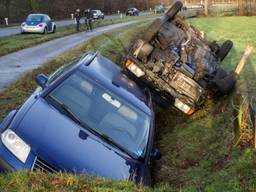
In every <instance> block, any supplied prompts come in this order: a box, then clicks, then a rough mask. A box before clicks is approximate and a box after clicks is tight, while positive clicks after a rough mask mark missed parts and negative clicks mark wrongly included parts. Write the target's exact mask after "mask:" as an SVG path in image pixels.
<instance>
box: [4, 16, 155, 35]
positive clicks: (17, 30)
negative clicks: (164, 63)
mask: <svg viewBox="0 0 256 192" xmlns="http://www.w3.org/2000/svg"><path fill="white" fill-rule="evenodd" d="M148 14H150V13H149V12H143V13H141V14H140V16H145V15H148ZM117 18H120V15H117V14H116V15H106V16H105V19H117ZM55 23H56V25H57V28H58V27H63V26H67V25H70V24H74V23H75V21H74V20H71V19H69V20H62V21H55ZM19 33H20V26H14V27H5V28H4V27H3V28H0V37H5V36H10V35H15V34H19Z"/></svg>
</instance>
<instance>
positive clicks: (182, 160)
mask: <svg viewBox="0 0 256 192" xmlns="http://www.w3.org/2000/svg"><path fill="white" fill-rule="evenodd" d="M190 22H191V23H192V24H193V25H195V26H196V27H198V28H199V29H200V30H203V31H205V32H206V33H207V39H209V40H211V39H218V40H219V41H220V42H223V41H224V40H225V39H231V40H233V41H234V44H235V47H234V49H233V50H232V52H231V54H230V55H228V57H227V58H226V60H225V62H224V66H225V67H226V68H227V69H229V70H231V69H233V68H234V66H235V65H236V64H237V62H238V61H239V59H240V57H241V55H242V53H243V50H244V48H245V47H246V46H247V45H248V44H249V45H252V46H254V47H256V37H255V29H256V17H222V18H197V19H190ZM146 26H147V23H143V24H140V25H133V26H132V27H131V26H128V27H124V28H121V29H117V30H114V31H113V32H111V33H107V34H105V35H101V36H99V37H98V38H94V39H92V40H90V41H89V42H88V43H86V44H84V45H82V46H81V47H79V48H77V49H74V50H71V51H70V52H69V53H65V54H63V55H61V56H60V57H58V58H56V59H55V60H53V61H52V62H49V63H47V64H46V65H44V66H43V67H41V68H39V69H36V70H34V71H33V72H30V73H28V74H27V75H26V76H24V77H23V78H21V79H19V80H18V81H17V82H16V83H15V84H13V85H12V86H11V87H10V88H8V89H7V90H6V91H5V92H4V93H1V94H0V114H1V117H3V116H4V115H6V113H7V111H9V110H11V109H12V108H15V107H16V106H18V105H20V104H21V103H22V102H23V101H24V99H25V98H26V97H27V96H28V95H29V94H30V93H31V92H32V90H33V89H34V88H35V87H36V85H35V83H34V81H33V78H34V77H35V75H36V74H39V73H42V72H44V73H46V74H49V73H50V72H51V71H52V70H54V69H56V68H57V67H59V66H60V65H62V64H63V63H66V62H68V61H69V60H70V59H71V58H74V57H77V56H79V55H81V54H82V53H83V52H85V51H87V50H91V49H93V50H96V49H97V50H99V51H100V52H101V53H102V54H103V55H105V56H107V57H109V58H110V59H111V60H113V61H116V60H117V61H118V59H117V58H118V57H117V55H119V54H120V53H124V51H123V50H124V48H125V47H127V46H128V45H129V43H130V41H131V40H132V39H134V37H136V35H138V34H140V33H141V32H142V31H143V30H144V29H145V27H146ZM102 42H105V43H104V44H102ZM255 53H256V52H254V53H253V55H252V56H251V58H250V61H249V63H248V64H247V65H246V68H245V70H244V72H243V73H242V76H241V78H240V79H239V81H238V86H237V91H238V92H245V93H249V96H250V98H251V100H252V103H253V104H254V105H255V102H254V99H253V97H254V95H255V93H256V86H255V84H256V83H255V82H254V74H255V70H256V66H255V64H254V60H255V59H256V54H255ZM235 98H236V94H235V92H234V93H233V94H231V95H229V96H226V97H224V98H220V99H219V100H218V101H213V100H210V101H207V102H206V104H205V106H204V108H203V109H202V110H200V111H198V112H197V113H195V114H194V115H193V116H191V117H190V118H187V117H185V116H183V115H182V114H180V113H177V111H174V110H173V109H167V110H163V109H159V108H156V126H157V127H156V147H157V148H159V149H160V151H161V152H162V154H163V156H162V159H161V160H159V161H156V162H155V163H154V165H153V169H152V175H153V181H154V184H155V186H154V188H152V189H149V188H143V187H141V186H138V187H136V186H134V185H132V184H129V183H127V182H111V181H109V180H104V179H99V178H91V177H75V176H70V175H48V176H47V175H44V174H41V173H38V174H28V173H19V174H12V175H8V176H1V177H0V191H4V190H5V191H56V192H57V191H151V190H152V191H191V192H192V191H195V192H196V191H218V192H222V191H225V192H226V191H241V192H243V191H255V190H256V180H255V178H256V170H255V169H256V151H255V150H254V149H252V148H251V147H250V146H239V145H236V140H235V139H234V138H235V132H234V128H235V127H234V120H235V119H236V117H235V116H234V113H233V111H234V110H235V109H234V108H235V107H236V106H234V103H233V101H234V99H235ZM1 117H0V119H1ZM1 187H2V188H1ZM1 189H2V190H1Z"/></svg>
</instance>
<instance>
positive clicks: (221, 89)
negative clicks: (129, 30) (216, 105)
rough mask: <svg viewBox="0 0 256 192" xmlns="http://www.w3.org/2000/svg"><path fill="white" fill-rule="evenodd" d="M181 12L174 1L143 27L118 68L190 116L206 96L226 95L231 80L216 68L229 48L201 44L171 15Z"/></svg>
mask: <svg viewBox="0 0 256 192" xmlns="http://www.w3.org/2000/svg"><path fill="white" fill-rule="evenodd" d="M181 8H182V3H181V2H180V1H177V2H176V3H175V4H174V5H173V6H172V8H171V9H170V10H169V11H168V12H167V13H166V14H165V15H164V16H163V17H162V18H161V19H160V18H159V19H156V20H155V21H154V22H153V23H152V24H151V25H150V26H149V28H148V29H147V30H146V31H145V33H144V34H143V35H142V36H141V38H140V39H138V40H137V41H136V42H135V43H134V44H133V45H132V46H131V48H130V51H129V54H128V56H127V58H126V60H125V63H124V67H125V69H126V71H127V73H128V75H129V76H132V77H133V78H134V79H135V80H136V81H137V82H138V83H140V84H141V85H142V86H147V87H149V88H150V89H151V90H153V92H155V93H156V94H157V96H158V97H161V98H162V99H165V100H169V101H170V102H171V103H173V105H174V106H175V107H177V108H179V109H180V110H181V111H183V112H184V113H186V114H188V115H191V114H192V113H193V112H194V111H195V110H197V109H198V108H200V107H201V106H202V104H203V103H204V101H205V100H206V98H207V97H215V96H216V95H224V94H227V93H229V92H230V91H231V90H232V88H233V86H234V84H235V82H236V79H237V75H236V74H235V73H233V72H231V73H229V74H228V73H227V72H226V71H225V70H224V69H223V68H222V66H221V61H223V59H224V58H225V57H226V55H227V54H228V52H229V51H230V50H231V48H232V46H233V43H232V42H231V41H229V40H228V41H225V42H224V43H223V44H222V45H219V44H218V43H216V42H215V41H214V42H207V41H206V40H204V37H203V36H204V34H203V33H202V32H200V31H198V30H197V29H195V28H194V27H193V26H191V25H189V24H188V23H186V22H185V21H184V20H183V19H182V18H181V17H179V16H177V15H176V14H177V13H178V12H179V10H180V9H181ZM166 95H169V96H170V97H171V98H172V99H170V97H166Z"/></svg>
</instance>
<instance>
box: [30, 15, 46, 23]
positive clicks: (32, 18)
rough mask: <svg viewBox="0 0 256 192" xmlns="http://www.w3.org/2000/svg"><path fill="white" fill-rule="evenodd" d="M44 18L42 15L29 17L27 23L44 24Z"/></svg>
mask: <svg viewBox="0 0 256 192" xmlns="http://www.w3.org/2000/svg"><path fill="white" fill-rule="evenodd" d="M43 18H44V17H43V16H42V15H29V16H28V17H27V19H26V21H34V22H42V21H43Z"/></svg>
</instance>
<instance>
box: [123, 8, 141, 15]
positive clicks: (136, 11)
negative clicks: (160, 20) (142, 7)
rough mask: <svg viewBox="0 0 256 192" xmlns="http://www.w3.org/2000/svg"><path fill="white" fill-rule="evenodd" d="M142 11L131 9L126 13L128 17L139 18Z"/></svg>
mask: <svg viewBox="0 0 256 192" xmlns="http://www.w3.org/2000/svg"><path fill="white" fill-rule="evenodd" d="M139 14H140V11H139V10H138V9H137V8H129V9H127V11H126V16H139Z"/></svg>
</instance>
